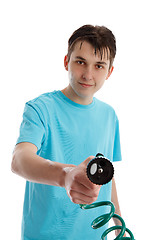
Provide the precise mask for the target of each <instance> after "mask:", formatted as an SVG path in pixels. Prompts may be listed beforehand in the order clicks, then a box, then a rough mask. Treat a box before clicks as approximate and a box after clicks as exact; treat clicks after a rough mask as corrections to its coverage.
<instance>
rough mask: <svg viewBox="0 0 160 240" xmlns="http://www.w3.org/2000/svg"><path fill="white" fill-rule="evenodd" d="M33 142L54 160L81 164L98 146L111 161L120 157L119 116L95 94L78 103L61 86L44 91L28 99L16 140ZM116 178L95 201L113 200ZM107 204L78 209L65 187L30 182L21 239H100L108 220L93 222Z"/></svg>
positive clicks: (102, 188) (103, 189) (47, 156)
mask: <svg viewBox="0 0 160 240" xmlns="http://www.w3.org/2000/svg"><path fill="white" fill-rule="evenodd" d="M20 142H30V143H32V144H35V145H36V146H37V148H38V151H37V155H39V156H41V157H43V158H45V159H49V160H51V161H55V162H60V163H65V164H75V165H79V164H80V163H81V162H83V161H84V160H85V159H86V158H88V157H89V156H91V155H93V156H95V155H96V154H97V153H98V152H100V153H102V154H104V156H105V157H106V158H108V159H109V160H110V161H112V162H114V161H120V160H121V149H120V138H119V122H118V119H117V116H116V114H115V111H114V110H113V108H112V107H111V106H109V105H107V104H106V103H104V102H102V101H100V100H98V99H96V98H93V102H92V103H91V104H89V105H81V104H77V103H75V102H73V101H71V100H70V99H68V98H67V97H66V96H65V95H64V94H63V93H62V92H61V91H54V92H50V93H45V94H42V95H41V96H39V97H38V98H36V99H34V100H32V101H29V102H27V103H26V105H25V109H24V113H23V121H22V123H21V127H20V135H19V138H18V140H17V143H20ZM111 186H112V183H111V182H110V183H108V184H106V185H103V186H102V187H101V189H100V192H99V196H98V199H97V201H105V200H108V201H110V200H111ZM106 211H109V209H107V208H104V207H101V208H95V209H90V210H82V209H80V207H79V205H78V204H74V203H72V202H71V200H70V199H69V197H68V195H67V193H66V190H65V189H64V188H62V187H55V186H50V185H45V184H37V183H33V182H29V181H27V182H26V190H25V199H24V207H23V219H22V238H21V240H53V239H54V240H62V239H63V240H71V239H72V240H82V239H84V240H88V239H92V240H98V239H100V237H101V235H102V233H103V232H104V230H106V228H107V226H106V225H105V226H104V227H102V228H100V229H96V230H94V229H92V228H91V226H90V224H91V222H92V221H93V220H94V219H95V218H96V217H97V216H99V215H101V214H104V213H105V212H106Z"/></svg>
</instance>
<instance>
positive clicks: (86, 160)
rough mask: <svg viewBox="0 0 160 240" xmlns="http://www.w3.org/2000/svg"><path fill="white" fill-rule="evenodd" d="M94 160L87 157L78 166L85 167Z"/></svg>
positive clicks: (91, 157)
mask: <svg viewBox="0 0 160 240" xmlns="http://www.w3.org/2000/svg"><path fill="white" fill-rule="evenodd" d="M93 158H95V156H89V157H88V158H87V159H85V160H84V161H83V162H82V163H81V164H80V165H85V166H86V167H87V165H88V163H89V162H90V161H91V160H92V159H93Z"/></svg>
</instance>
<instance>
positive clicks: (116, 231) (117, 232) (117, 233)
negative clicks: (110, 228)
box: [115, 229, 127, 237]
mask: <svg viewBox="0 0 160 240" xmlns="http://www.w3.org/2000/svg"><path fill="white" fill-rule="evenodd" d="M120 232H121V230H120V229H117V230H115V235H116V237H117V236H118V235H119V234H120ZM123 237H127V236H126V233H125V234H124V235H123Z"/></svg>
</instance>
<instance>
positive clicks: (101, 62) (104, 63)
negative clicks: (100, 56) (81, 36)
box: [76, 56, 107, 65]
mask: <svg viewBox="0 0 160 240" xmlns="http://www.w3.org/2000/svg"><path fill="white" fill-rule="evenodd" d="M76 59H79V60H82V61H87V60H86V59H85V58H83V57H80V56H76ZM96 63H97V64H102V65H107V63H106V62H103V61H99V62H96Z"/></svg>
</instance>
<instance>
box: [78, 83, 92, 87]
mask: <svg viewBox="0 0 160 240" xmlns="http://www.w3.org/2000/svg"><path fill="white" fill-rule="evenodd" d="M79 84H80V85H81V86H82V87H84V88H89V87H92V86H93V85H90V84H86V83H81V82H79Z"/></svg>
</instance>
